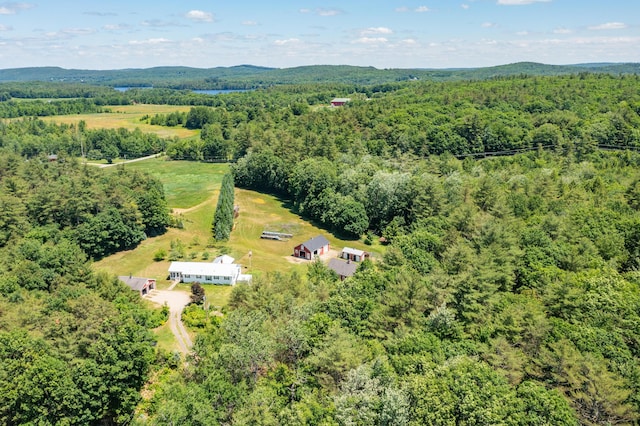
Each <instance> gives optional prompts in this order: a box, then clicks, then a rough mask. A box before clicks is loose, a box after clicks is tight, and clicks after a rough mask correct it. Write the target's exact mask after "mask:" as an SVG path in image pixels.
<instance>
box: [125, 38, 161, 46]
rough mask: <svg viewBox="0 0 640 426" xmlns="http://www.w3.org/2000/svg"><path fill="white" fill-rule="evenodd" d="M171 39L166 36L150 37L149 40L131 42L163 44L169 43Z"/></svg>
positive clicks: (134, 43)
mask: <svg viewBox="0 0 640 426" xmlns="http://www.w3.org/2000/svg"><path fill="white" fill-rule="evenodd" d="M170 41H171V40H169V39H166V38H149V39H147V40H130V41H129V44H132V45H149V44H151V45H154V44H163V43H169V42H170Z"/></svg>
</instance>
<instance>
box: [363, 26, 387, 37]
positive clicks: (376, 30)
mask: <svg viewBox="0 0 640 426" xmlns="http://www.w3.org/2000/svg"><path fill="white" fill-rule="evenodd" d="M373 34H393V30H391V29H390V28H386V27H370V28H367V29H366V30H362V31H360V35H362V36H368V35H373Z"/></svg>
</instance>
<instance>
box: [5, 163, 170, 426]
mask: <svg viewBox="0 0 640 426" xmlns="http://www.w3.org/2000/svg"><path fill="white" fill-rule="evenodd" d="M0 188H1V190H0V266H1V269H0V270H1V271H2V272H0V423H2V424H5V425H22V424H42V425H44V424H52V425H53V424H56V425H58V424H68V425H72V424H78V425H80V424H126V423H128V422H129V421H130V419H131V416H132V413H133V410H134V409H135V407H136V405H137V403H138V401H139V400H140V390H141V388H142V386H143V385H144V383H145V382H146V380H147V378H148V374H149V370H150V365H151V363H152V362H153V361H154V360H155V359H156V357H157V356H158V355H159V354H156V351H155V350H154V348H153V345H154V342H155V338H154V336H153V334H152V333H151V332H150V328H152V327H156V326H158V325H159V324H160V323H161V322H163V321H164V320H165V319H166V316H167V312H166V310H158V311H150V310H148V309H147V308H145V307H144V306H143V305H142V304H141V302H140V299H139V297H138V296H137V295H135V293H132V292H131V290H130V289H129V288H128V287H126V286H125V285H124V284H122V283H120V282H119V281H118V280H117V279H116V278H115V276H111V275H108V274H104V273H96V272H94V271H92V269H91V264H90V262H89V260H90V258H99V257H102V256H105V255H108V254H111V253H114V252H116V251H120V250H123V249H128V248H132V247H135V246H136V245H137V244H138V243H139V242H140V241H142V239H144V238H146V236H148V235H154V234H157V233H160V232H163V231H164V229H165V228H166V226H167V225H168V224H169V215H168V209H167V207H166V202H165V201H164V191H163V188H162V186H161V185H160V184H159V183H158V182H157V181H155V180H153V179H151V178H149V177H148V176H146V175H141V174H137V173H129V172H127V171H125V170H119V171H118V172H117V173H112V174H109V175H106V174H104V173H102V172H101V171H100V170H99V169H97V168H94V167H87V166H83V165H81V164H80V163H79V162H77V161H71V160H70V161H65V162H61V161H57V162H47V161H46V159H45V158H41V157H36V158H31V159H28V160H26V159H25V157H21V156H17V155H15V154H2V155H0Z"/></svg>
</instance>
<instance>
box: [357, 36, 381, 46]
mask: <svg viewBox="0 0 640 426" xmlns="http://www.w3.org/2000/svg"><path fill="white" fill-rule="evenodd" d="M388 41H389V40H387V39H386V38H384V37H360V38H359V39H357V40H355V41H354V43H360V44H381V43H387V42H388Z"/></svg>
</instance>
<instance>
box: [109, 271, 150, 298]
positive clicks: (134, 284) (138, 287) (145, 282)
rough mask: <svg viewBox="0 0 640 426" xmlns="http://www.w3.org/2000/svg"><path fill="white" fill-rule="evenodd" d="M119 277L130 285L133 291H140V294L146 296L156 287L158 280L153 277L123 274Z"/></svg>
mask: <svg viewBox="0 0 640 426" xmlns="http://www.w3.org/2000/svg"><path fill="white" fill-rule="evenodd" d="M118 279H119V280H120V281H122V282H123V283H125V284H126V285H128V286H129V288H130V289H131V290H133V291H137V292H138V293H140V296H146V295H147V294H149V293H150V292H151V290H153V289H155V288H156V280H154V279H153V278H141V277H132V276H131V275H128V276H127V275H122V276H119V277H118Z"/></svg>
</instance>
